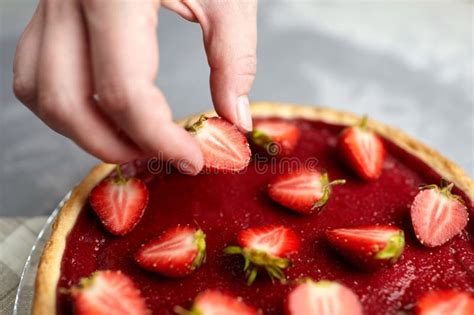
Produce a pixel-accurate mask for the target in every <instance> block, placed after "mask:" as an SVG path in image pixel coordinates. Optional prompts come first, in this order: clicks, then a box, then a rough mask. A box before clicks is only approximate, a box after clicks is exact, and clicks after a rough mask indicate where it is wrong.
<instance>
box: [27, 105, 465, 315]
mask: <svg viewBox="0 0 474 315" xmlns="http://www.w3.org/2000/svg"><path fill="white" fill-rule="evenodd" d="M252 113H253V117H254V130H253V131H252V132H251V133H249V134H247V135H244V134H242V133H240V132H239V130H238V129H237V128H236V127H235V126H233V125H231V124H230V123H229V122H227V121H225V120H224V119H222V118H219V117H216V116H215V114H212V113H205V114H204V115H201V116H196V117H191V118H189V119H187V120H186V121H184V122H182V125H183V126H184V127H185V128H186V129H187V130H188V132H190V133H191V134H192V135H194V136H195V137H196V140H197V141H198V143H199V144H200V146H201V148H202V151H203V154H204V160H205V167H204V169H203V171H202V172H201V173H200V174H199V175H197V176H188V175H186V174H183V173H181V172H179V171H178V170H176V169H174V168H171V167H169V165H167V164H166V163H163V162H161V161H159V160H158V159H150V160H147V161H145V160H140V161H133V162H129V163H127V164H123V165H108V164H101V165H98V166H97V167H95V168H94V169H93V170H92V171H91V172H90V174H89V175H87V176H86V177H85V179H84V180H83V181H82V182H81V183H80V184H79V185H78V186H77V187H76V188H75V189H74V191H73V193H72V195H71V197H70V199H69V200H68V201H67V202H66V204H65V205H64V207H63V208H62V209H61V211H60V213H59V216H58V219H57V221H56V222H55V224H54V229H53V233H52V235H51V237H50V239H49V241H48V243H47V245H46V247H45V249H44V252H43V255H42V258H41V261H40V264H39V269H38V274H37V279H36V289H35V295H34V303H33V314H36V315H42V314H48V315H49V314H86V315H87V314H108V315H114V314H137V315H141V314H151V313H153V314H192V315H198V314H199V315H210V314H287V315H312V314H329V315H343V314H344V315H360V314H411V313H414V314H450V315H452V314H454V315H456V314H459V315H461V314H464V315H467V314H474V297H473V292H474V238H473V236H474V235H473V233H474V226H473V225H472V220H471V221H470V220H469V218H470V217H472V215H473V203H472V200H473V197H474V182H473V181H472V180H471V179H470V178H469V177H468V176H466V175H465V173H464V172H463V171H462V170H461V169H460V168H459V167H457V166H456V165H455V164H453V163H451V162H450V161H448V160H447V159H445V158H444V157H442V156H441V155H440V154H438V153H437V152H435V151H434V150H432V149H430V148H428V147H426V146H425V145H423V144H421V143H419V142H418V141H416V140H414V139H412V138H410V137H408V136H407V135H405V134H404V133H402V132H401V131H398V130H396V129H393V128H390V127H387V126H385V125H383V124H381V123H377V122H375V121H372V120H370V119H367V118H361V117H358V116H356V115H353V114H350V113H345V112H339V111H335V110H331V109H326V108H315V107H304V106H295V105H289V104H276V103H265V102H261V103H255V104H253V105H252Z"/></svg>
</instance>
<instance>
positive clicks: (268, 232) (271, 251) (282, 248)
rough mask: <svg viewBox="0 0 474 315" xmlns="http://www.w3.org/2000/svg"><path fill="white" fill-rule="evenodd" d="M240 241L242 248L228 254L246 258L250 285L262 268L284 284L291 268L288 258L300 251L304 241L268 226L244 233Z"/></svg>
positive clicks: (280, 229)
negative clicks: (288, 268) (287, 270)
mask: <svg viewBox="0 0 474 315" xmlns="http://www.w3.org/2000/svg"><path fill="white" fill-rule="evenodd" d="M237 241H238V243H239V245H240V247H239V246H228V247H226V248H225V249H224V252H225V253H226V254H229V255H235V254H238V255H242V256H243V257H244V259H245V265H244V271H246V272H247V284H248V285H251V284H252V283H253V282H254V281H255V278H256V277H257V273H258V270H259V269H260V268H264V269H265V270H266V271H267V273H268V275H269V276H270V278H271V279H272V280H273V279H278V280H284V279H285V274H284V273H283V271H282V269H285V268H287V267H289V266H290V260H289V259H287V258H285V257H286V256H288V255H289V254H291V253H293V252H296V251H297V250H298V249H299V247H300V240H299V238H298V236H297V235H296V234H295V232H293V231H292V230H290V229H288V228H286V227H284V226H282V225H268V226H263V227H255V228H249V229H246V230H243V231H240V233H239V234H238V235H237Z"/></svg>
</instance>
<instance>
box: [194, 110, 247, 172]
mask: <svg viewBox="0 0 474 315" xmlns="http://www.w3.org/2000/svg"><path fill="white" fill-rule="evenodd" d="M187 130H188V131H189V132H191V133H192V134H194V136H195V137H196V139H197V141H198V142H199V145H200V147H201V150H202V153H203V155H204V168H205V169H207V170H222V171H232V172H238V171H241V170H243V169H244V168H246V167H247V165H248V164H249V161H250V147H249V144H248V142H247V138H245V136H244V135H243V134H242V133H241V132H240V131H239V130H238V129H237V127H236V126H234V125H232V124H230V123H229V122H227V121H226V120H224V119H222V118H220V117H210V118H208V117H206V116H204V115H203V116H201V117H200V118H199V120H198V121H197V122H196V123H194V124H193V125H192V126H190V127H188V128H187Z"/></svg>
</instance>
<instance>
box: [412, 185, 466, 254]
mask: <svg viewBox="0 0 474 315" xmlns="http://www.w3.org/2000/svg"><path fill="white" fill-rule="evenodd" d="M452 188H453V184H450V185H448V186H446V187H444V188H439V187H438V186H436V185H429V186H426V187H423V188H422V191H420V192H419V193H418V194H417V195H416V197H415V200H414V201H413V203H412V205H411V221H412V223H413V228H414V230H415V234H416V237H417V238H418V239H419V240H420V242H421V244H423V245H425V246H428V247H435V246H440V245H442V244H444V243H446V242H447V241H449V240H450V239H452V238H453V237H454V236H456V235H458V234H459V233H460V232H461V231H462V230H463V229H464V228H465V227H466V225H467V221H468V213H467V208H466V206H465V205H464V202H463V200H462V199H461V197H459V196H457V195H454V194H452V193H451V189H452Z"/></svg>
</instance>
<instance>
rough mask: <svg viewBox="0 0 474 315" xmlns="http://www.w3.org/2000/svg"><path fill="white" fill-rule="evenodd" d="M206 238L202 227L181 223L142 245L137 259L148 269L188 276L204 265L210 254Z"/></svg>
mask: <svg viewBox="0 0 474 315" xmlns="http://www.w3.org/2000/svg"><path fill="white" fill-rule="evenodd" d="M205 239H206V235H205V234H204V232H203V231H202V230H196V229H194V228H192V227H189V226H177V227H174V228H171V229H168V230H166V231H165V232H164V233H163V234H162V235H161V236H159V237H158V238H156V239H154V240H151V241H150V242H148V243H147V244H144V245H142V247H141V248H140V249H139V250H138V252H137V253H136V254H135V260H136V262H137V263H138V264H139V265H140V266H141V267H143V268H144V269H147V270H150V271H154V272H158V273H160V274H162V275H165V276H168V277H184V276H187V275H189V274H190V273H192V272H193V271H194V270H196V269H197V268H199V266H201V263H202V262H203V260H204V258H205V256H206V240H205Z"/></svg>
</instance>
